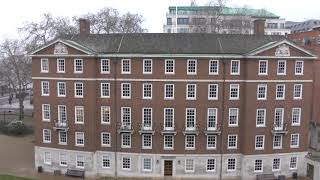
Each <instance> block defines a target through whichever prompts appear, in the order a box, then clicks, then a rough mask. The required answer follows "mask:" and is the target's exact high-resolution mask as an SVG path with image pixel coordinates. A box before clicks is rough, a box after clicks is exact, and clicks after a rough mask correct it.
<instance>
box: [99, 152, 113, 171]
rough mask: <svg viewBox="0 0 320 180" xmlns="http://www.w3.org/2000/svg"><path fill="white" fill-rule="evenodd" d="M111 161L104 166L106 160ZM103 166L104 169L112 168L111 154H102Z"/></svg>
mask: <svg viewBox="0 0 320 180" xmlns="http://www.w3.org/2000/svg"><path fill="white" fill-rule="evenodd" d="M105 160H107V161H109V166H104V161H105ZM101 168H102V169H110V168H111V159H110V156H109V155H102V157H101Z"/></svg>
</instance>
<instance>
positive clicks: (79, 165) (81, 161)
mask: <svg viewBox="0 0 320 180" xmlns="http://www.w3.org/2000/svg"><path fill="white" fill-rule="evenodd" d="M76 159H77V160H76V161H77V162H76V163H77V164H76V167H77V168H84V164H85V162H84V156H82V155H77V158H76Z"/></svg>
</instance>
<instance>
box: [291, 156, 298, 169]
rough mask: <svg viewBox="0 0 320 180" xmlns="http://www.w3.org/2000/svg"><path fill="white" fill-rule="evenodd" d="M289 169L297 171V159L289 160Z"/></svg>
mask: <svg viewBox="0 0 320 180" xmlns="http://www.w3.org/2000/svg"><path fill="white" fill-rule="evenodd" d="M290 169H297V157H291V158H290Z"/></svg>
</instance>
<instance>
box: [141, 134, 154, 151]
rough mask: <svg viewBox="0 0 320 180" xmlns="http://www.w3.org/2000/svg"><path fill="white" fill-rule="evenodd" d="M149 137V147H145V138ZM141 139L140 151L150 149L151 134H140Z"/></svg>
mask: <svg viewBox="0 0 320 180" xmlns="http://www.w3.org/2000/svg"><path fill="white" fill-rule="evenodd" d="M146 136H150V146H145V143H144V142H145V137H146ZM141 139H142V149H152V135H151V134H142V135H141Z"/></svg>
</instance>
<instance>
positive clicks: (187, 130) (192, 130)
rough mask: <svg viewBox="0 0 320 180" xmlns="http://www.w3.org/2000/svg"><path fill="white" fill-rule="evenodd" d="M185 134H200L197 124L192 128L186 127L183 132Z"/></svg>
mask: <svg viewBox="0 0 320 180" xmlns="http://www.w3.org/2000/svg"><path fill="white" fill-rule="evenodd" d="M183 134H184V135H187V134H195V135H198V134H199V132H198V125H197V124H194V125H193V126H191V127H185V129H184V131H183Z"/></svg>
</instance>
